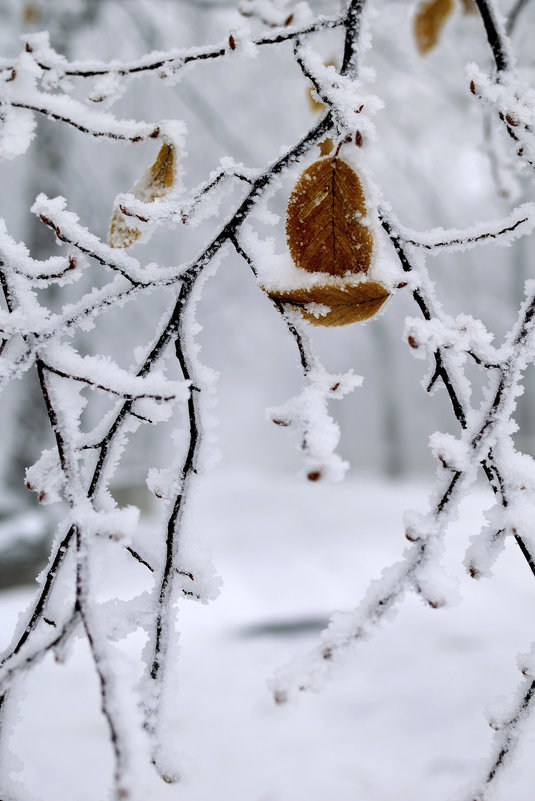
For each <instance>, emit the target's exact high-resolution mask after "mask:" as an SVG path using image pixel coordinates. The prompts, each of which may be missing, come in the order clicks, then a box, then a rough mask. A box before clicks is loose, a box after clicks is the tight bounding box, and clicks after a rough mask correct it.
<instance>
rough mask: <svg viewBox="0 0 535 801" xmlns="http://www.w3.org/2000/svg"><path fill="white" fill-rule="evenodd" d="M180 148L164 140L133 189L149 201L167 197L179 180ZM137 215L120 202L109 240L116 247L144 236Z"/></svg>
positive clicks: (135, 194)
mask: <svg viewBox="0 0 535 801" xmlns="http://www.w3.org/2000/svg"><path fill="white" fill-rule="evenodd" d="M176 173H177V170H176V152H175V148H174V147H173V145H167V144H163V145H162V146H161V148H160V151H159V153H158V155H157V157H156V161H155V162H154V164H153V165H152V166H150V167H149V169H148V170H146V171H145V172H144V173H143V175H142V176H141V178H140V179H139V181H138V182H137V183H136V185H135V186H134V187H133V189H131V190H130V191H131V192H132V194H133V195H134V196H135V197H137V198H138V200H143V201H144V202H145V203H151V202H152V201H153V200H156V198H161V197H165V195H167V194H168V193H169V192H170V191H171V190H172V188H173V187H174V185H175V181H176ZM141 233H142V231H141V228H140V227H139V223H137V220H136V218H135V217H128V216H126V215H125V214H123V212H122V211H121V209H120V208H119V207H118V206H116V207H115V208H114V210H113V214H112V218H111V223H110V233H109V235H108V241H109V243H110V246H111V247H112V248H128V247H130V245H133V244H134V242H135V241H136V240H137V239H139V237H140V236H141Z"/></svg>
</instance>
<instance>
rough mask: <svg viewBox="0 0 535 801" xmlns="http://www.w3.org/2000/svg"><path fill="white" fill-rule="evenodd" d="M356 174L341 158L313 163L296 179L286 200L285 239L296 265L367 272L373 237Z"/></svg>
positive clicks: (317, 269) (338, 271)
mask: <svg viewBox="0 0 535 801" xmlns="http://www.w3.org/2000/svg"><path fill="white" fill-rule="evenodd" d="M364 217H366V203H365V199H364V193H363V191H362V186H361V183H360V180H359V178H358V176H357V174H356V173H355V172H354V171H353V170H352V169H351V167H350V166H349V165H348V164H347V163H346V162H345V161H343V159H341V158H339V157H337V156H333V157H330V158H324V159H320V160H319V161H315V162H314V164H312V165H311V166H310V167H308V169H306V170H305V171H304V173H303V174H302V175H301V177H300V178H299V180H298V182H297V184H296V185H295V188H294V190H293V192H292V194H291V196H290V199H289V201H288V210H287V216H286V237H287V240H288V246H289V248H290V253H291V255H292V259H293V260H294V262H295V264H296V266H297V267H301V268H302V269H303V270H307V271H308V272H323V273H328V274H329V275H337V276H342V275H345V274H346V273H348V272H349V273H366V272H367V271H368V269H369V266H370V259H371V253H372V247H373V238H372V235H371V232H370V229H369V227H368V226H367V225H363V224H362V223H361V220H362V219H363V218H364Z"/></svg>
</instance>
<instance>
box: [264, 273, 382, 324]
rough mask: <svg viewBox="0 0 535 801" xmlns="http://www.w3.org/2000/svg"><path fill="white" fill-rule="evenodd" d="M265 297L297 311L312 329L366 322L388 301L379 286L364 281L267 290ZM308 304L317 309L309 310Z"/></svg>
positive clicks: (380, 285) (375, 283) (310, 308)
mask: <svg viewBox="0 0 535 801" xmlns="http://www.w3.org/2000/svg"><path fill="white" fill-rule="evenodd" d="M269 295H270V297H271V298H272V299H273V300H278V301H281V302H282V303H288V304H290V305H291V306H293V307H294V308H296V309H299V310H300V312H301V314H302V315H303V317H304V318H305V320H308V322H309V323H311V324H312V325H322V326H329V327H330V326H339V325H350V324H351V323H358V322H362V321H363V320H368V319H369V318H370V317H373V316H374V314H377V312H378V311H379V309H380V308H381V306H382V305H383V303H384V302H385V301H386V300H387V298H388V297H389V292H388V290H387V289H385V287H384V286H383V285H382V284H379V283H377V282H376V281H368V280H365V281H361V282H360V283H358V284H350V283H348V282H346V283H345V284H343V285H341V286H338V285H329V284H326V285H324V286H315V287H306V288H302V289H288V290H281V291H274V290H270V292H269ZM309 304H315V305H316V306H318V307H319V308H317V309H316V308H314V306H311V307H309ZM307 307H308V308H307ZM321 307H327V308H321Z"/></svg>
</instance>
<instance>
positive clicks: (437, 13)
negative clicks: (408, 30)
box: [414, 0, 454, 56]
mask: <svg viewBox="0 0 535 801" xmlns="http://www.w3.org/2000/svg"><path fill="white" fill-rule="evenodd" d="M453 7H454V0H425V2H424V3H421V5H420V6H419V7H418V10H417V12H416V16H415V18H414V39H415V42H416V47H417V48H418V52H419V53H420V55H422V56H425V54H426V53H428V52H429V51H430V50H432V49H433V48H434V47H435V45H436V44H437V43H438V40H439V38H440V34H441V32H442V29H443V27H444V25H445V23H446V20H447V19H448V17H449V16H450V14H451V12H452V11H453Z"/></svg>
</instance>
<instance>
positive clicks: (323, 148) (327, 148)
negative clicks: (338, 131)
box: [318, 136, 334, 156]
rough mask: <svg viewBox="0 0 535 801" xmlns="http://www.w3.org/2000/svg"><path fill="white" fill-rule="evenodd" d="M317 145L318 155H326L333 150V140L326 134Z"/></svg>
mask: <svg viewBox="0 0 535 801" xmlns="http://www.w3.org/2000/svg"><path fill="white" fill-rule="evenodd" d="M318 147H319V149H320V156H328V155H329V153H332V151H333V150H334V142H333V140H332V139H331V137H330V136H328V137H327V139H324V140H323V142H318Z"/></svg>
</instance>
